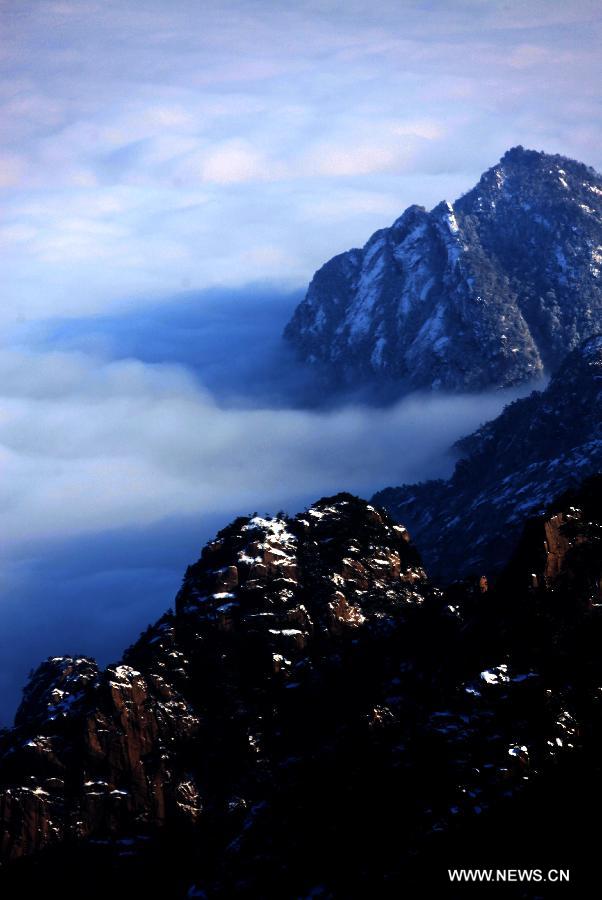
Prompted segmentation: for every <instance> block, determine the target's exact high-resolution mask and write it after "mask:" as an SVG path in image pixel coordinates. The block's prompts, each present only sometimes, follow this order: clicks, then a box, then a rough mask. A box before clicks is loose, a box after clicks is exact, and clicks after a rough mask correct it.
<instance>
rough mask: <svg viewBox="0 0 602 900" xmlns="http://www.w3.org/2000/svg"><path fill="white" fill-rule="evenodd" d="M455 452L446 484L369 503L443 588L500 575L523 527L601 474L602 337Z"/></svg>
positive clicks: (381, 495)
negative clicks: (401, 532)
mask: <svg viewBox="0 0 602 900" xmlns="http://www.w3.org/2000/svg"><path fill="white" fill-rule="evenodd" d="M457 450H458V451H459V453H460V454H461V459H460V461H459V462H458V463H457V465H456V468H455V471H454V474H453V475H452V477H451V478H450V479H449V480H447V481H427V482H423V483H421V484H415V485H402V486H401V487H394V488H387V489H385V490H382V491H379V492H378V493H377V494H376V495H375V497H374V502H375V503H378V504H380V505H381V506H384V507H385V508H386V509H387V510H388V511H389V512H390V513H391V514H392V515H393V516H394V517H395V518H397V519H398V520H399V521H403V522H404V523H405V524H406V525H407V527H408V528H409V529H410V531H411V533H412V536H413V537H414V539H415V541H416V543H417V546H418V547H419V548H420V550H421V552H422V554H423V557H424V560H425V563H426V565H427V568H428V570H429V573H430V574H431V575H432V576H433V577H436V578H437V579H442V580H443V581H449V580H450V579H453V578H458V577H464V576H467V575H469V574H472V575H479V574H483V573H487V574H489V575H491V574H493V573H495V572H497V571H499V570H500V568H501V567H502V566H503V565H504V563H505V562H506V560H507V559H508V558H509V555H510V554H511V552H512V550H513V549H514V546H515V545H516V543H517V541H518V538H519V537H520V533H521V529H522V526H523V522H524V520H525V518H526V517H528V516H534V515H540V514H542V513H543V512H544V511H545V509H546V508H547V507H548V505H549V503H550V502H551V501H552V499H553V498H554V497H555V496H557V495H559V494H560V493H562V492H563V491H565V490H567V489H568V488H570V487H574V486H575V485H576V484H578V483H579V482H580V481H581V480H582V479H583V478H585V477H587V476H589V475H594V474H596V473H599V472H602V336H600V335H598V336H594V337H592V338H590V339H589V340H586V341H585V342H584V343H583V344H582V345H581V346H580V347H578V348H577V349H576V350H574V351H573V352H572V353H571V354H570V355H569V356H568V357H567V359H566V361H565V362H564V364H563V365H562V366H561V367H560V369H559V370H558V372H557V373H556V375H555V376H554V377H553V378H552V380H551V382H550V384H549V385H548V387H547V388H546V389H545V390H543V391H541V392H540V391H535V392H533V393H532V394H531V395H530V396H529V397H525V398H523V399H521V400H516V401H515V402H514V403H512V404H510V405H509V406H507V407H506V409H504V410H503V412H502V413H501V414H500V415H499V416H498V417H497V418H496V419H494V420H493V421H492V422H488V423H487V424H486V425H484V426H482V427H481V428H480V429H479V430H478V431H476V432H475V433H474V434H472V435H470V436H469V437H466V438H464V439H462V440H461V441H459V442H458V444H457Z"/></svg>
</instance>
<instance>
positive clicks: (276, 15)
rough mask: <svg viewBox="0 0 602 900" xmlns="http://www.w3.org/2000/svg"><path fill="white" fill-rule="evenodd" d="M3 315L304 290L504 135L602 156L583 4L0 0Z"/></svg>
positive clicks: (444, 187) (457, 176) (594, 43)
mask: <svg viewBox="0 0 602 900" xmlns="http://www.w3.org/2000/svg"><path fill="white" fill-rule="evenodd" d="M2 14H3V20H4V25H5V30H6V36H5V39H4V41H3V50H2V55H1V56H0V75H1V77H2V80H1V81H0V115H2V119H3V121H4V123H5V140H4V149H3V151H1V154H0V155H1V158H0V185H3V186H4V187H3V194H4V196H3V208H4V210H5V217H4V221H3V223H2V225H1V226H0V240H1V241H2V244H3V246H4V253H3V259H2V263H3V270H4V273H5V276H4V277H5V282H4V286H3V305H2V310H1V311H0V321H3V322H7V321H8V322H11V321H14V319H15V318H16V317H19V316H20V317H26V318H28V319H29V318H32V317H33V318H36V317H44V316H47V315H48V314H49V313H52V312H59V313H65V314H69V315H80V314H82V313H85V312H94V311H96V312H97V311H99V310H103V309H105V308H107V306H109V305H114V304H121V303H124V302H126V301H127V302H128V303H140V302H143V301H144V300H145V299H146V298H148V296H149V294H154V296H160V295H164V294H166V293H169V292H176V291H178V290H181V289H182V288H187V287H188V288H194V289H198V288H205V287H207V286H210V285H220V284H221V285H240V284H245V283H249V282H250V281H254V280H258V279H264V278H270V279H276V280H278V281H280V282H281V283H286V284H288V285H294V286H299V285H302V284H303V283H305V282H306V281H307V279H308V278H309V277H310V276H311V273H312V271H313V270H314V269H315V268H316V267H317V266H318V265H319V264H320V263H321V262H322V261H323V260H324V259H326V258H328V257H329V256H330V255H332V254H333V253H335V252H336V251H338V250H341V249H344V248H346V247H347V246H350V245H357V244H359V243H363V242H364V241H365V239H366V238H367V237H368V236H369V234H370V232H371V231H373V230H375V229H376V228H377V227H379V226H382V225H384V224H387V222H389V221H390V220H392V219H393V218H395V217H396V216H397V215H398V214H399V213H400V212H401V210H402V209H403V208H404V207H405V206H406V205H408V204H409V203H412V202H418V203H423V204H424V205H427V206H428V205H432V204H434V203H435V202H437V201H438V200H440V199H442V198H443V197H447V198H449V199H453V198H454V197H455V196H456V195H457V194H459V193H460V192H461V191H463V190H466V189H467V188H469V187H470V186H471V184H472V183H473V182H474V181H475V179H476V178H477V177H478V175H479V174H480V172H481V171H482V170H483V169H484V168H486V167H487V166H489V165H491V164H493V163H494V162H495V161H496V160H497V159H498V158H499V156H500V155H501V153H502V152H503V151H504V150H505V149H507V147H508V146H510V145H512V144H516V143H522V144H524V145H527V146H534V147H536V148H543V149H547V150H550V151H559V152H564V153H567V154H569V155H573V156H576V157H578V158H582V159H583V160H584V161H585V162H588V163H590V164H593V165H594V166H597V167H600V166H601V164H602V157H601V156H600V147H601V146H602V141H601V137H602V134H601V127H602V126H601V124H600V123H601V121H602V120H601V118H600V115H599V112H600V110H599V102H600V94H599V84H600V75H601V72H600V68H601V66H602V59H601V55H600V53H599V47H600V38H601V27H602V26H601V12H600V6H599V3H598V2H596V0H575V2H572V3H566V2H561V0H535V2H530V3H524V2H522V0H452V2H449V0H431V2H426V0H394V2H393V0H376V2H371V3H368V2H365V0H356V2H350V0H345V2H336V0H326V2H324V0H320V2H314V0H299V2H295V3H293V4H286V3H278V2H276V0H251V2H249V0H207V2H203V3H198V2H196V0H172V2H169V3H167V2H165V0H154V2H145V3H139V2H136V0H103V2H102V3H101V2H94V0H77V2H75V0H33V2H29V3H26V4H25V3H22V2H20V0H4V3H3V4H2Z"/></svg>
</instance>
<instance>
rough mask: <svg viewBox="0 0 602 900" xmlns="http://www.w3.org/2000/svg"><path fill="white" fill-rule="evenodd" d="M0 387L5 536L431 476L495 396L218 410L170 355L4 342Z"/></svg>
mask: <svg viewBox="0 0 602 900" xmlns="http://www.w3.org/2000/svg"><path fill="white" fill-rule="evenodd" d="M0 398H1V410H2V411H1V413H0V465H1V466H2V471H3V479H2V482H1V483H0V532H2V534H3V535H5V536H6V537H5V540H6V542H7V544H18V543H20V542H23V541H30V540H36V539H39V538H45V537H48V536H49V535H52V537H53V538H55V539H56V538H57V537H68V536H73V535H77V534H81V533H85V532H93V531H101V530H103V529H109V528H118V527H122V526H132V525H140V524H148V523H151V522H154V521H158V520H160V519H164V518H165V517H169V516H178V515H180V516H182V515H187V514H199V513H203V514H210V515H213V514H216V513H219V514H221V515H224V516H226V515H229V514H234V513H238V512H240V511H244V510H246V509H247V508H249V509H251V508H253V509H255V508H256V507H257V506H258V505H261V506H262V507H265V508H272V509H275V508H277V507H280V506H290V504H291V503H295V502H297V501H298V498H299V497H306V498H307V500H308V501H310V500H311V499H312V498H317V497H318V496H320V495H323V494H325V493H332V492H336V491H338V490H344V489H349V490H353V491H355V492H360V493H363V494H368V493H370V492H372V491H374V490H376V489H377V488H379V487H382V486H384V485H386V484H389V483H400V482H404V481H413V480H416V479H420V478H423V477H429V476H436V475H441V474H444V473H446V472H447V471H449V469H450V466H451V461H450V458H449V457H448V456H447V455H446V451H447V449H448V447H449V445H450V444H451V443H452V441H453V440H455V439H456V438H458V437H459V436H460V435H462V434H464V433H466V432H467V431H469V430H471V429H472V428H473V427H475V426H476V425H478V424H480V423H481V422H482V421H484V420H485V419H488V418H490V417H492V416H493V415H495V414H496V413H497V412H498V411H499V410H500V409H501V408H502V406H503V404H504V402H506V401H507V400H508V394H504V393H498V394H493V395H485V396H483V397H477V398H475V397H441V396H439V397H430V398H425V397H410V398H408V399H406V400H404V401H402V402H401V403H399V404H397V405H396V406H393V407H389V408H384V409H374V408H369V407H366V406H361V405H357V404H355V405H348V406H345V407H343V408H339V409H335V410H334V411H333V410H330V411H328V412H326V411H315V410H314V411H312V410H303V409H286V408H285V409H269V408H254V409H253V408H250V409H241V408H224V407H223V406H220V405H219V404H218V403H217V402H216V400H215V399H214V398H213V397H212V395H211V394H210V393H209V392H208V391H207V390H205V389H203V388H202V387H201V386H199V384H198V383H197V382H196V381H195V380H194V379H193V377H192V375H191V374H190V373H188V372H187V371H186V370H185V369H183V368H181V367H178V366H173V365H172V366H169V365H150V364H147V363H142V362H140V361H138V360H119V361H112V362H107V361H104V362H103V361H101V360H99V359H95V358H94V357H91V356H87V355H84V354H82V353H66V352H56V351H55V352H46V353H40V352H37V353H33V352H31V351H23V350H21V351H17V350H12V351H11V350H5V351H3V352H1V353H0Z"/></svg>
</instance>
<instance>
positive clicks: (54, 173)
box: [0, 0, 602, 719]
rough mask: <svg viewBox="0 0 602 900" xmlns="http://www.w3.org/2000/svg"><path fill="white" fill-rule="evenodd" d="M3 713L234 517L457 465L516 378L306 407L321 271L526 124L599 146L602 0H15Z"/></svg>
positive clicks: (0, 633) (571, 150)
mask: <svg viewBox="0 0 602 900" xmlns="http://www.w3.org/2000/svg"><path fill="white" fill-rule="evenodd" d="M0 27H1V28H2V35H1V36H0V121H1V122H2V128H3V133H2V145H1V147H0V194H1V202H0V207H1V209H2V213H1V217H0V271H1V272H2V276H1V277H2V282H1V289H2V293H1V296H2V302H1V304H0V473H1V477H0V533H1V534H2V538H3V540H2V542H1V545H0V659H2V661H3V662H2V665H1V666H0V719H1V718H2V717H4V718H8V717H9V716H10V712H11V709H12V708H13V707H14V704H15V702H16V698H17V696H18V690H19V688H20V686H21V685H22V683H23V680H24V678H25V676H26V673H27V671H28V669H29V668H30V667H31V666H33V665H35V664H36V662H37V661H38V659H39V658H40V657H41V656H45V655H49V654H52V655H54V654H57V653H60V652H63V650H69V651H73V652H78V653H81V652H83V653H86V652H87V653H94V654H97V655H99V656H100V658H101V660H102V661H107V659H108V658H110V657H115V656H118V655H119V652H120V650H121V648H122V647H123V646H124V645H125V644H127V643H128V642H129V641H130V640H131V639H133V638H134V637H135V636H136V634H137V632H138V631H139V629H140V628H142V627H144V626H145V625H146V623H147V622H148V621H150V620H152V619H153V618H154V617H155V616H157V615H158V614H159V613H160V612H161V611H162V610H163V609H165V608H166V607H168V606H169V605H170V604H171V603H172V600H173V595H174V593H175V590H176V589H177V586H178V583H179V580H180V577H181V574H182V572H183V569H184V566H185V564H186V562H189V561H191V559H193V558H194V557H195V556H196V555H198V552H199V550H200V547H201V545H202V543H203V541H205V540H207V539H208V538H209V537H210V536H211V535H212V533H213V532H214V531H215V529H216V528H218V527H221V526H222V525H224V524H225V523H226V522H227V521H228V519H229V518H231V517H232V516H234V515H236V514H240V513H242V514H244V513H248V512H252V511H254V510H258V511H260V512H262V513H263V512H265V511H269V510H277V509H279V508H281V507H285V508H287V509H289V510H290V511H291V512H295V511H296V510H297V509H299V508H300V507H301V506H302V505H303V504H305V503H308V502H310V501H312V500H314V499H316V498H317V497H318V496H320V495H322V494H328V493H334V492H336V491H338V490H342V489H346V490H353V491H355V492H358V493H363V494H365V495H368V494H370V493H371V492H372V491H374V490H376V489H378V488H380V487H383V486H385V485H387V484H394V483H401V482H403V481H412V480H416V479H420V478H425V477H430V476H436V475H443V474H445V473H447V472H449V470H450V466H451V461H450V457H449V455H448V453H447V450H448V447H449V445H450V444H451V443H452V442H453V441H454V440H455V439H456V438H458V437H460V436H461V435H462V434H465V433H467V432H469V431H471V430H473V429H474V428H475V427H476V426H477V425H478V424H479V423H480V422H482V421H484V420H486V419H488V418H491V417H492V416H494V415H496V414H497V412H498V411H499V410H500V409H501V408H502V406H503V404H504V402H506V401H507V399H508V396H507V395H502V394H493V395H485V396H481V397H474V396H473V397H455V398H449V397H441V396H439V397H431V398H427V399H425V398H409V399H407V400H405V401H403V402H402V403H399V404H396V405H393V406H389V407H383V408H381V409H374V408H370V407H369V406H368V405H366V403H364V402H362V401H361V398H358V397H355V398H349V397H348V398H340V400H339V401H338V402H337V403H335V404H333V406H332V407H331V408H329V409H316V408H313V407H312V404H311V403H310V402H309V401H310V399H311V398H312V397H314V396H315V384H312V380H311V376H308V374H307V372H305V371H303V370H302V369H301V368H300V367H299V366H298V365H297V364H295V362H294V360H293V359H292V358H291V356H290V354H288V353H287V351H286V348H285V347H283V345H282V343H281V341H280V335H281V331H282V327H283V325H284V323H285V321H286V319H287V316H288V315H289V314H290V312H291V311H292V309H293V306H294V303H295V302H297V300H298V299H299V296H300V295H301V292H302V290H303V288H304V286H305V285H306V284H307V282H308V280H309V279H310V277H311V275H312V274H313V272H314V270H315V269H316V268H317V267H318V266H319V265H321V264H322V263H323V262H324V261H326V260H327V259H328V258H329V257H330V256H332V255H333V254H334V253H336V252H339V251H342V250H345V249H347V248H348V247H349V246H353V245H358V244H359V245H361V244H363V243H364V242H365V241H366V240H367V239H368V237H369V236H370V234H371V233H372V232H373V231H374V230H376V229H377V228H379V227H382V226H383V225H387V224H389V223H390V222H391V221H393V220H394V219H395V218H397V216H398V215H399V214H400V213H401V212H402V211H403V209H404V208H405V207H406V206H408V205H409V204H411V203H420V204H423V205H425V206H427V207H429V206H433V205H435V204H436V203H437V202H438V201H439V200H441V199H443V198H448V199H455V197H457V196H458V195H459V194H460V193H462V192H463V191H465V190H467V189H469V188H470V187H471V186H472V185H473V184H474V183H475V181H476V180H477V179H478V177H479V175H480V174H481V172H482V171H483V170H485V169H486V168H488V167H489V166H491V165H493V164H494V163H495V162H496V161H497V160H498V159H499V157H500V156H501V155H502V154H503V152H504V151H505V150H506V149H507V148H508V147H510V146H513V145H516V144H519V143H520V144H523V145H524V146H527V147H534V148H537V149H544V150H547V151H550V152H561V153H564V154H567V155H570V156H573V157H575V158H578V159H580V160H582V161H584V162H586V163H589V164H590V165H593V166H595V167H596V168H598V169H602V140H601V138H602V124H601V123H602V117H601V116H600V83H601V77H600V76H601V74H602V73H601V71H600V70H601V68H602V54H600V46H602V40H601V38H602V34H601V31H602V8H601V7H600V4H599V2H598V0H592V2H588V0H582V2H570V3H568V2H566V0H564V2H557V0H529V2H516V0H445V2H443V0H430V2H426V0H423V2H419V0H414V2H412V0H406V2H404V0H395V2H387V0H371V2H367V0H361V2H360V0H346V2H337V0H331V2H325V0H320V2H318V0H314V2H311V0H295V2H288V3H287V2H282V0H278V2H276V0H219V2H213V0H205V2H192V0H161V2H160V0H115V2H113V0H27V2H23V0H0Z"/></svg>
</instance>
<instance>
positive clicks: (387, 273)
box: [285, 147, 602, 393]
mask: <svg viewBox="0 0 602 900" xmlns="http://www.w3.org/2000/svg"><path fill="white" fill-rule="evenodd" d="M600 330H602V177H601V176H600V175H598V174H597V173H596V172H595V171H594V170H593V169H591V168H589V167H587V166H585V165H583V164H582V163H578V162H575V161H573V160H570V159H567V158H565V157H562V156H553V155H549V154H545V153H539V152H536V151H533V150H525V149H523V148H522V147H515V148H513V149H512V150H509V151H508V152H507V153H506V154H505V155H504V156H503V157H502V159H501V160H500V162H499V163H498V164H497V165H496V166H494V167H493V168H491V169H489V170H488V171H487V172H485V173H484V174H483V176H482V177H481V179H480V180H479V182H478V184H477V185H476V186H475V187H474V188H473V189H472V190H471V191H469V192H468V193H467V194H465V195H464V196H463V197H461V198H460V199H459V200H457V201H455V202H454V203H450V202H448V201H443V202H441V203H439V204H438V205H437V206H436V207H435V208H434V209H433V210H431V211H430V212H427V211H426V210H425V209H424V208H423V207H420V206H410V207H409V208H408V209H407V210H406V211H405V212H404V213H403V214H402V215H401V216H400V217H399V218H398V219H396V221H395V222H394V223H393V225H392V226H391V227H390V228H383V229H381V230H380V231H377V232H376V233H375V234H374V235H372V237H371V238H370V239H369V240H368V242H367V243H366V244H365V246H364V247H363V248H362V249H354V250H350V251H348V252H347V253H342V254H340V255H338V256H335V257H334V258H333V259H331V260H330V261H329V262H327V263H326V264H325V265H324V266H322V268H321V269H319V271H318V272H316V274H315V275H314V277H313V279H312V282H311V284H310V285H309V288H308V291H307V295H306V297H305V299H304V300H303V302H302V303H301V304H300V305H299V306H298V307H297V309H296V311H295V313H294V315H293V317H292V319H291V321H290V323H289V324H288V326H287V328H286V331H285V336H286V338H287V339H288V340H289V341H290V342H291V343H292V344H293V345H294V347H295V348H296V350H297V352H298V353H299V355H300V356H301V357H302V358H303V359H305V360H306V361H308V362H310V363H311V364H315V365H318V366H321V367H323V368H324V369H325V370H326V371H327V372H328V374H329V376H331V377H332V376H334V377H336V378H337V379H338V380H340V381H343V382H346V383H349V384H356V385H358V384H362V385H363V384H365V383H366V382H367V381H368V382H370V381H376V382H377V383H379V384H382V383H387V384H389V385H393V386H394V387H395V389H396V390H397V391H398V392H400V393H402V392H403V391H405V390H411V389H416V388H421V389H424V388H427V389H431V388H432V389H443V390H478V389H481V388H484V387H489V386H507V385H513V384H517V383H521V382H525V381H529V380H531V379H532V378H534V377H537V376H539V375H541V374H542V372H544V371H555V370H556V368H557V367H558V365H559V363H560V362H561V360H562V359H563V358H564V356H565V355H566V353H567V352H568V351H570V350H572V349H573V348H574V347H576V346H577V345H578V344H579V343H580V341H581V340H583V339H584V338H586V337H588V336H589V335H591V334H595V333H597V332H599V331H600Z"/></svg>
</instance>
